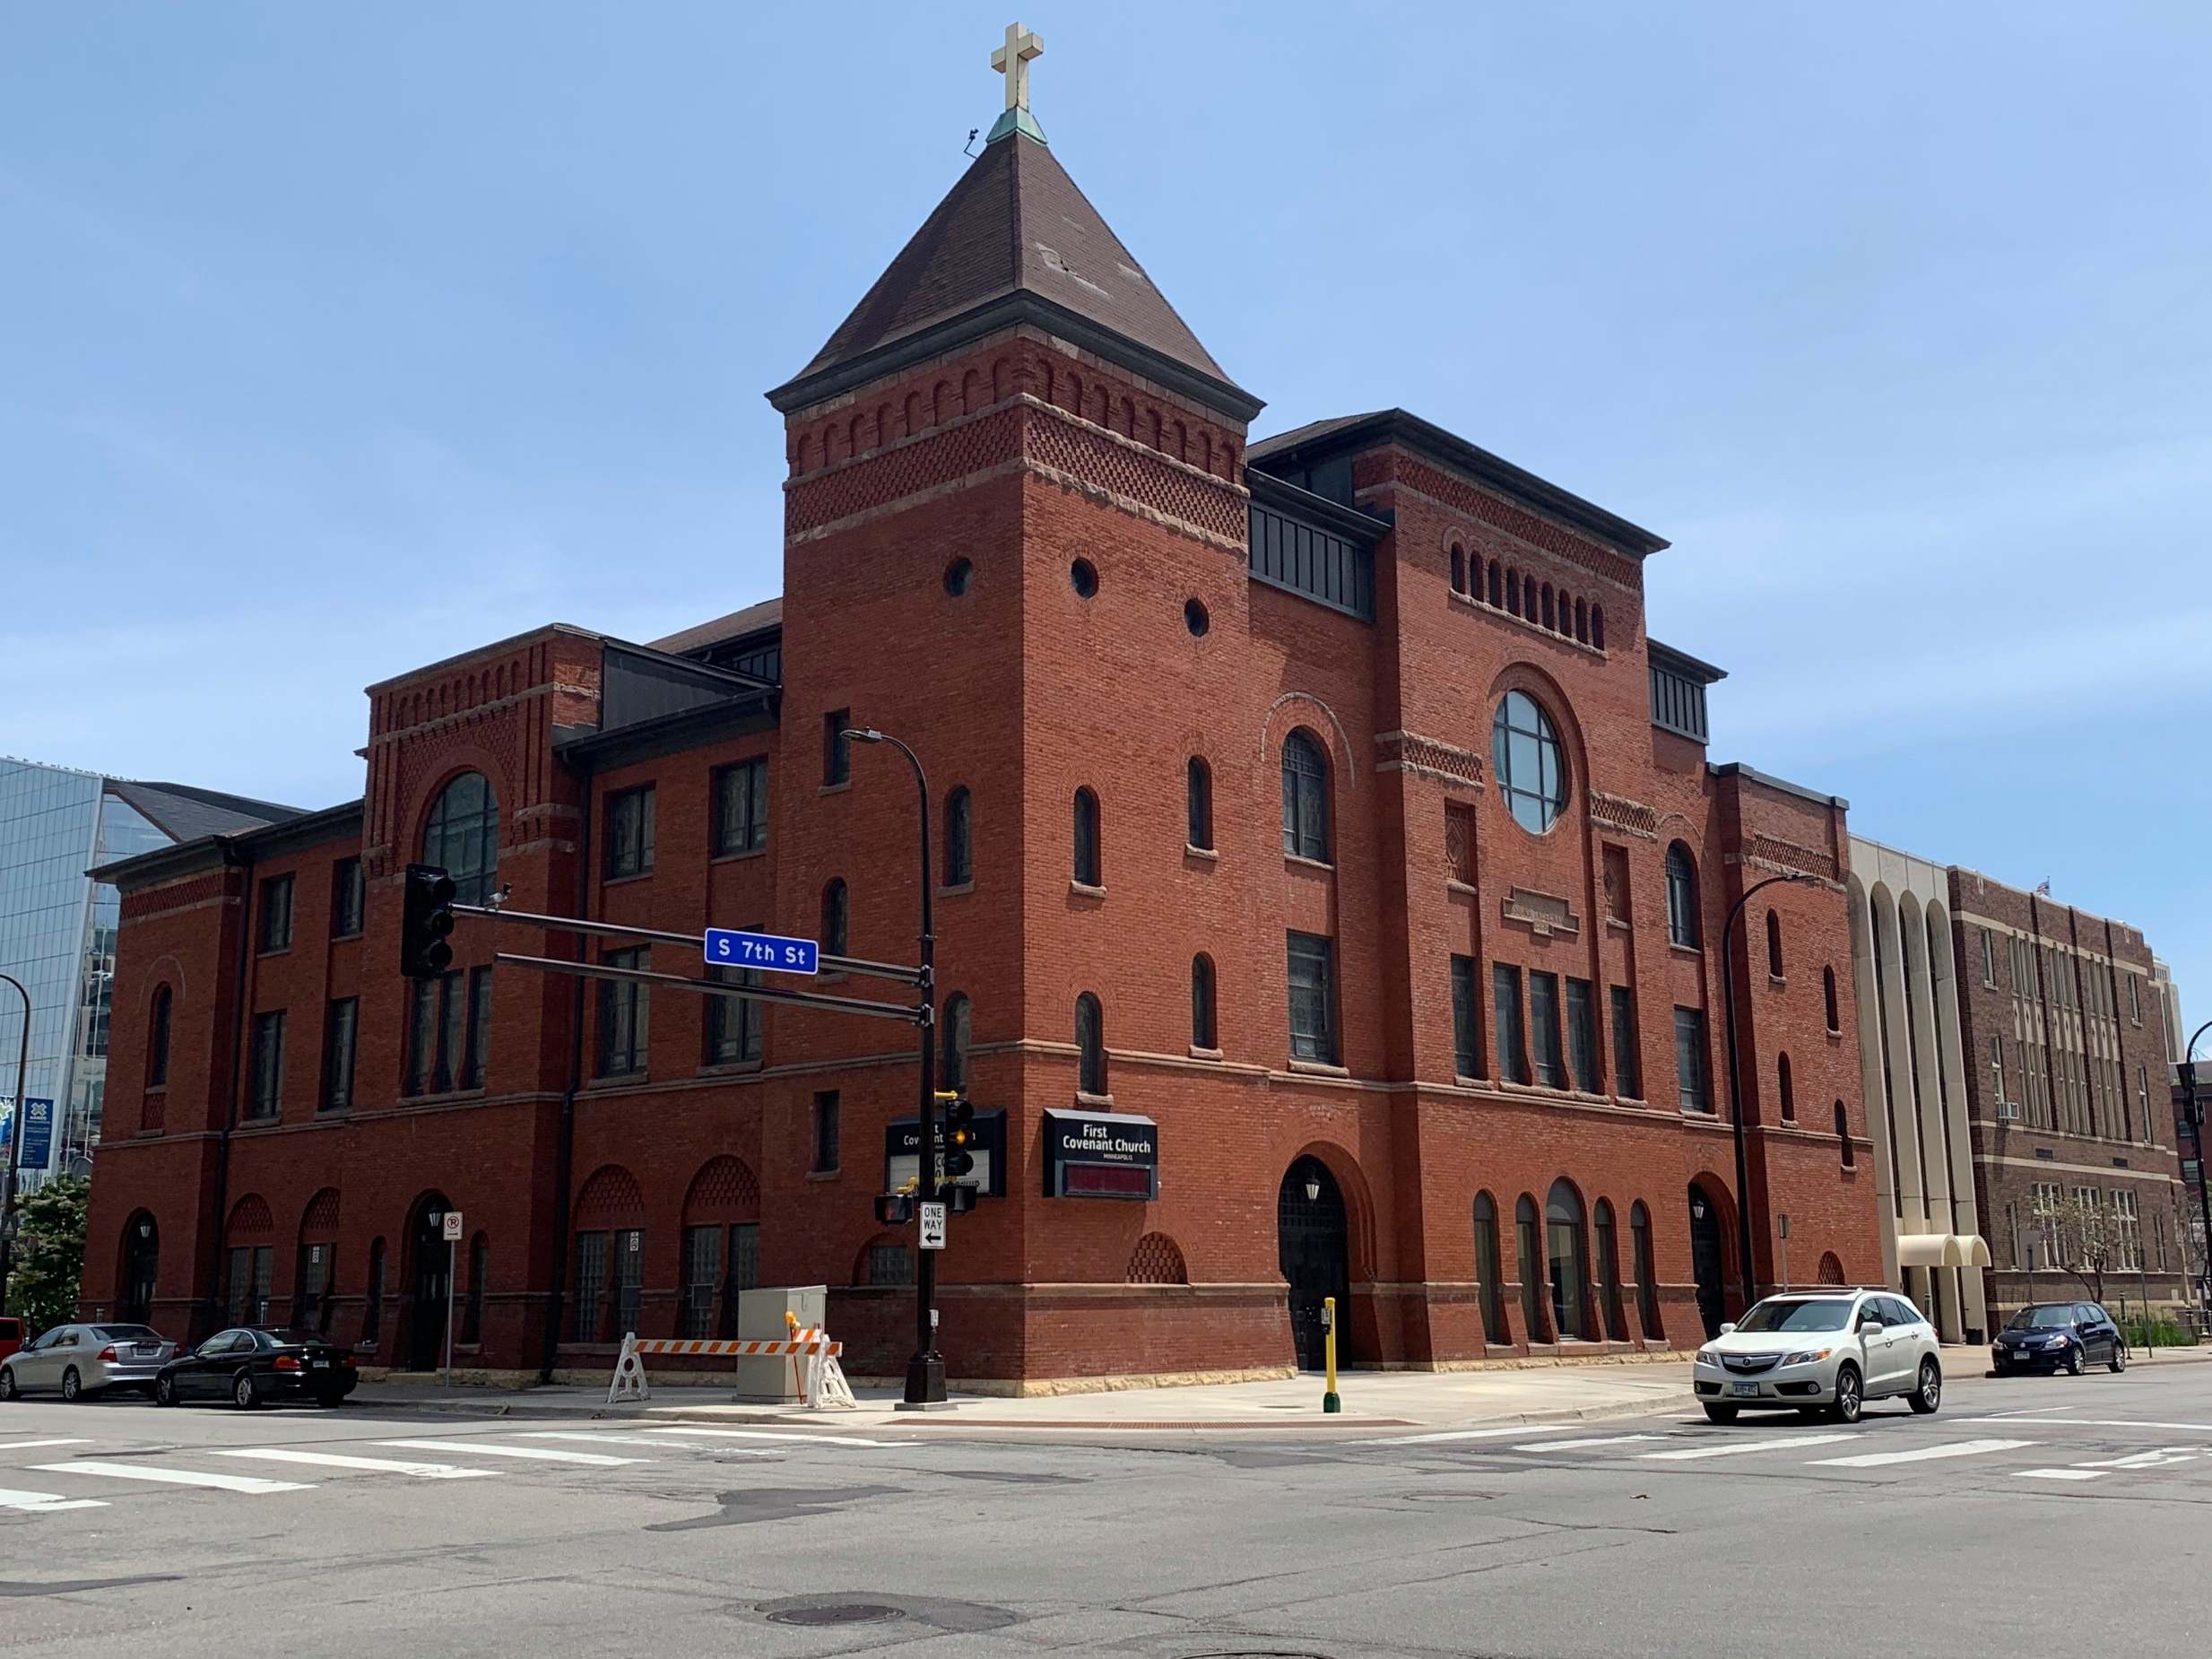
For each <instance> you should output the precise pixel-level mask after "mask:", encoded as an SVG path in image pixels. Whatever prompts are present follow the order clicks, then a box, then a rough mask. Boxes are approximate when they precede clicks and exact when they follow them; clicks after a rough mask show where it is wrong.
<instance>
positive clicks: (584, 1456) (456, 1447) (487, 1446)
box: [377, 1440, 649, 1467]
mask: <svg viewBox="0 0 2212 1659" xmlns="http://www.w3.org/2000/svg"><path fill="white" fill-rule="evenodd" d="M377 1445H378V1446H397V1447H399V1449H400V1450H402V1451H403V1452H481V1453H482V1454H483V1455H486V1456H488V1457H531V1458H535V1459H537V1460H539V1461H540V1462H542V1463H549V1464H599V1465H601V1466H603V1467H604V1466H608V1465H612V1464H641V1463H645V1462H647V1461H649V1460H647V1459H646V1458H643V1457H611V1456H609V1455H607V1454H606V1453H604V1452H562V1451H557V1450H555V1449H554V1448H553V1447H551V1446H498V1445H494V1444H493V1443H492V1442H491V1441H489V1440H379V1441H377Z"/></svg>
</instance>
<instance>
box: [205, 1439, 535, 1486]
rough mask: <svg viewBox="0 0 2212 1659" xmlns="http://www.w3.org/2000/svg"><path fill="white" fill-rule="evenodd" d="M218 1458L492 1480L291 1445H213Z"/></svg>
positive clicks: (477, 1473) (447, 1468)
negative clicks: (302, 1450) (309, 1449)
mask: <svg viewBox="0 0 2212 1659" xmlns="http://www.w3.org/2000/svg"><path fill="white" fill-rule="evenodd" d="M210 1449H211V1450H212V1451H213V1452H214V1455H216V1456H218V1457H259V1458H263V1459H265V1460H267V1461H268V1462H271V1463H279V1464H322V1465H324V1466H325V1467H328V1468H332V1469H360V1470H363V1471H366V1472H368V1473H370V1474H410V1475H413V1476H415V1477H416V1478H417V1479H418V1480H423V1481H479V1480H489V1479H490V1477H491V1476H492V1475H493V1474H494V1473H495V1472H496V1471H494V1470H490V1469H456V1468H455V1467H454V1466H453V1465H452V1464H420V1463H409V1462H403V1461H402V1460H401V1459H399V1458H396V1457H352V1456H349V1455H346V1454H345V1453H343V1452H301V1451H296V1450H294V1449H293V1448H292V1447H291V1446H221V1447H211V1448H210Z"/></svg>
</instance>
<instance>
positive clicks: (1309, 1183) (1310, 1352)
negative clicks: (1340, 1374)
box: [1275, 1156, 1352, 1371]
mask: <svg viewBox="0 0 2212 1659" xmlns="http://www.w3.org/2000/svg"><path fill="white" fill-rule="evenodd" d="M1275 1218H1276V1228H1277V1232H1278V1234H1279V1249H1280V1252H1281V1262H1282V1274H1283V1278H1284V1280H1285V1281H1287V1282H1288V1285H1289V1287H1290V1340H1291V1343H1292V1345H1293V1346H1294V1347H1295V1348H1296V1350H1297V1357H1298V1367H1299V1368H1300V1369H1301V1370H1306V1371H1317V1370H1319V1369H1320V1368H1321V1367H1322V1363H1323V1332H1322V1322H1321V1312H1322V1302H1323V1298H1326V1297H1334V1298H1335V1299H1336V1317H1337V1335H1338V1341H1339V1343H1340V1344H1341V1342H1342V1340H1343V1337H1344V1333H1345V1330H1346V1316H1347V1315H1348V1314H1349V1312H1350V1309H1351V1300H1352V1299H1351V1245H1350V1235H1349V1228H1348V1227H1347V1225H1346V1222H1345V1215H1344V1194H1343V1191H1342V1189H1341V1188H1340V1187H1339V1186H1337V1182H1336V1177H1334V1176H1333V1175H1332V1174H1330V1173H1329V1167H1328V1165H1326V1164H1324V1163H1323V1162H1322V1161H1321V1160H1320V1159H1318V1158H1314V1157H1311V1156H1307V1157H1303V1158H1299V1159H1297V1160H1295V1161H1294V1162H1293V1163H1292V1164H1291V1166H1290V1168H1288V1170H1287V1171H1286V1172H1285V1173H1284V1175H1283V1182H1282V1187H1281V1190H1280V1191H1279V1193H1278V1194H1277V1195H1276V1200H1275Z"/></svg>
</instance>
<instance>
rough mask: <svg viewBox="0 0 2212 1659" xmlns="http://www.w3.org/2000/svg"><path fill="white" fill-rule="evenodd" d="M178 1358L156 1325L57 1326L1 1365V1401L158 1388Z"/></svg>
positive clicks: (80, 1395)
mask: <svg viewBox="0 0 2212 1659" xmlns="http://www.w3.org/2000/svg"><path fill="white" fill-rule="evenodd" d="M176 1357H177V1344H176V1343H174V1342H169V1341H166V1340H165V1339H164V1338H163V1337H162V1335H161V1333H160V1332H159V1331H156V1330H155V1329H154V1328H153V1327H152V1325H56V1326H55V1327H54V1328H53V1329H52V1330H51V1331H48V1332H47V1333H45V1334H44V1335H43V1336H41V1337H39V1340H38V1341H37V1342H30V1343H26V1344H25V1345H24V1347H23V1348H22V1351H19V1352H16V1353H12V1354H10V1355H9V1356H8V1357H7V1358H6V1359H4V1360H0V1400H13V1399H14V1398H15V1397H16V1396H17V1395H18V1394H30V1393H33V1392H35V1391H36V1390H39V1389H41V1388H50V1389H54V1390H56V1391H57V1392H59V1394H61V1397H62V1398H63V1399H65V1400H76V1399H80V1398H82V1397H83V1396H84V1395H86V1394H98V1393H99V1392H100V1390H101V1389H103V1388H146V1389H151V1388H152V1386H153V1378H154V1375H155V1373H156V1372H158V1371H160V1368H162V1367H163V1366H164V1365H166V1364H167V1363H168V1362H169V1360H171V1359H175V1358H176Z"/></svg>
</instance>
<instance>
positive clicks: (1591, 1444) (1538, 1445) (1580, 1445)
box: [1514, 1434, 1667, 1452]
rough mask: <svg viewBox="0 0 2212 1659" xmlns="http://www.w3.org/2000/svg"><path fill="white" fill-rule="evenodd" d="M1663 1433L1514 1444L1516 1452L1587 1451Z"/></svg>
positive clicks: (1658, 1436) (1649, 1438)
mask: <svg viewBox="0 0 2212 1659" xmlns="http://www.w3.org/2000/svg"><path fill="white" fill-rule="evenodd" d="M1665 1438H1667V1437H1666V1436H1665V1435H1663V1434H1609V1435H1602V1436H1600V1437H1599V1438H1597V1439H1594V1440H1538V1441H1535V1442H1534V1443H1532V1444H1531V1445H1528V1446H1514V1451H1516V1452H1587V1451H1591V1450H1592V1449H1594V1448H1596V1447H1598V1446H1626V1445H1628V1444H1629V1443H1631V1442H1632V1441H1636V1440H1663V1439H1665Z"/></svg>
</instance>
